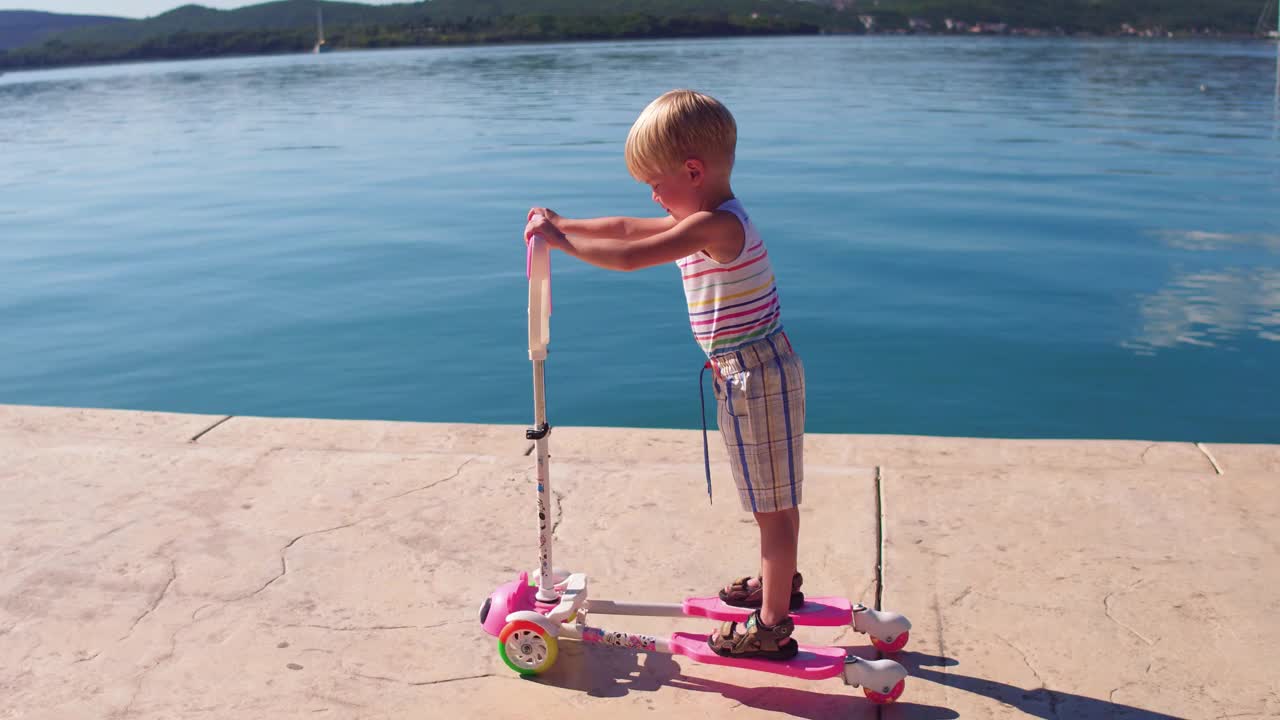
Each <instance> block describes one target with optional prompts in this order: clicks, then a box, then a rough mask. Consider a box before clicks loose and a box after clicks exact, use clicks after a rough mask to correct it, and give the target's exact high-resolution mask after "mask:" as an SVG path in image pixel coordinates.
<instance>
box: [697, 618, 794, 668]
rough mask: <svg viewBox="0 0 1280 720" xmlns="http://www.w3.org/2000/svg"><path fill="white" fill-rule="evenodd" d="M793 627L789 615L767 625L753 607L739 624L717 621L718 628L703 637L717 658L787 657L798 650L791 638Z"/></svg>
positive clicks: (789, 657)
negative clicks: (744, 620) (718, 622)
mask: <svg viewBox="0 0 1280 720" xmlns="http://www.w3.org/2000/svg"><path fill="white" fill-rule="evenodd" d="M795 629H796V624H795V622H794V621H792V620H791V618H789V617H788V618H785V619H783V620H781V621H779V622H778V624H777V625H774V626H773V627H768V626H766V625H765V624H764V622H763V621H761V620H760V611H759V610H757V611H755V612H753V613H751V617H749V618H747V620H746V622H744V623H742V625H741V626H739V625H738V623H736V622H726V623H723V624H721V625H720V629H719V630H717V631H716V632H713V633H711V634H710V635H709V636H707V646H708V647H710V648H711V649H712V651H714V652H715V654H717V655H719V656H721V657H727V658H740V659H743V660H746V659H751V658H755V659H760V660H790V659H791V658H793V657H795V656H796V653H798V652H799V651H800V647H799V646H798V645H796V641H795V640H792V639H791V633H793V632H795Z"/></svg>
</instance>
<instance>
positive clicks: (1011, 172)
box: [0, 38, 1280, 442]
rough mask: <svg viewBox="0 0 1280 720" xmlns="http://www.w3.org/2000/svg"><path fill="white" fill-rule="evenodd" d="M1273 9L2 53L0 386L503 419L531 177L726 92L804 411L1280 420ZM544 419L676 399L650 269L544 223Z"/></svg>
mask: <svg viewBox="0 0 1280 720" xmlns="http://www.w3.org/2000/svg"><path fill="white" fill-rule="evenodd" d="M1276 67H1277V63H1276V48H1275V46H1274V44H1264V43H1226V42H1154V43H1143V42H1117V41H1108V40H1096V41H1068V40H1047V41H1036V40H1010V41H1002V40H995V39H980V40H978V39H975V40H968V39H964V40H950V39H938V38H918V39H917V38H907V39H887V38H885V39H881V38H804V39H796V38H788V39H768V40H763V39H758V40H715V41H693V42H645V43H628V44H578V45H559V46H523V47H479V48H463V49H421V50H403V51H383V52H352V53H337V54H330V55H325V56H291V57H272V58H248V59H225V60H215V61H201V62H182V63H163V64H147V65H126V66H111V67H96V68H78V69H69V70H59V71H49V72H35V73H18V74H9V75H5V76H3V77H0V280H2V282H0V402H3V403H32V404H47V405H74V406H98V407H112V408H139V409H148V410H169V411H183V412H201V413H227V414H246V415H247V414H257V415H273V416H311V417H339V418H386V419H399V420H437V421H477V422H512V423H521V422H528V418H529V416H530V408H529V405H530V379H529V378H530V374H529V364H528V360H527V357H526V356H525V350H524V343H525V338H524V322H525V321H524V293H525V284H524V277H523V247H522V244H521V240H520V232H521V229H522V226H523V217H524V213H525V210H526V208H527V207H528V206H529V205H531V204H546V205H549V206H551V207H553V208H556V209H557V210H559V211H560V212H562V213H564V214H567V215H571V216H573V215H595V214H654V213H655V211H656V210H657V208H656V207H655V206H653V205H652V203H651V202H650V201H649V199H648V191H647V189H646V188H644V187H643V186H641V185H638V184H636V183H635V182H633V181H632V180H631V179H630V178H629V177H628V176H627V173H626V170H625V167H624V165H623V162H622V152H621V151H622V141H623V139H624V137H625V135H626V131H627V129H628V127H629V126H630V123H631V121H632V120H633V118H634V117H635V115H636V114H637V113H638V112H639V110H640V109H641V108H642V107H643V106H644V105H645V104H646V103H647V102H648V100H650V99H651V98H652V97H653V96H655V95H657V94H659V93H660V92H662V91H664V90H667V89H670V88H672V87H679V86H691V87H695V88H699V89H702V90H705V91H708V92H711V93H713V94H715V95H717V96H719V97H721V98H722V99H723V100H724V101H726V103H727V104H728V105H729V106H730V108H731V109H733V111H734V112H735V114H736V115H737V118H738V122H739V125H740V138H741V139H740V145H739V153H738V169H737V171H736V173H735V189H736V190H737V193H738V195H739V196H740V197H741V198H742V199H743V200H744V202H745V203H746V205H747V207H748V208H749V209H750V210H751V212H752V214H753V218H754V219H755V221H756V223H757V224H758V226H759V227H760V228H761V230H762V232H763V234H764V236H765V237H766V239H767V240H768V242H769V243H770V249H771V254H772V256H773V259H774V263H775V265H776V269H777V272H778V276H779V281H780V288H781V293H782V299H783V308H784V321H785V323H786V325H787V327H788V329H789V332H790V334H791V335H792V339H793V341H794V342H795V344H796V345H797V346H798V348H799V349H800V350H801V352H802V354H803V356H804V359H805V363H806V367H807V372H808V379H809V405H808V407H809V428H810V430H812V431H818V432H861V433H919V434H941V435H979V436H1009V437H1122V438H1149V439H1182V440H1206V441H1210V440H1211V441H1270V442H1277V441H1280V377H1278V376H1277V370H1280V138H1278V137H1277V136H1278V132H1277V116H1276V106H1275V92H1276V89H1275V88H1276V86H1275V82H1276V80H1275V73H1276ZM553 269H554V273H555V274H554V284H555V298H556V304H555V316H554V318H553V331H552V339H553V341H552V348H553V354H552V357H551V359H550V361H549V363H548V383H549V388H548V392H549V403H550V408H551V418H552V422H553V423H559V424H592V425H628V426H668V427H686V428H687V427H696V426H698V424H699V417H698V396H697V392H698V382H697V381H698V378H697V375H698V370H699V367H700V360H699V355H698V350H697V348H696V346H695V345H694V344H693V341H692V338H691V337H690V333H689V328H688V326H687V324H686V320H685V318H684V317H683V315H682V296H681V291H680V284H679V279H678V275H677V272H676V270H675V269H674V268H672V267H664V268H655V269H651V270H647V271H643V272H639V273H634V274H629V275H623V274H614V273H608V272H605V271H602V270H596V269H593V268H590V267H587V266H584V265H581V264H577V263H574V262H572V261H570V260H569V259H567V258H564V257H557V258H556V261H555V263H554V268H553Z"/></svg>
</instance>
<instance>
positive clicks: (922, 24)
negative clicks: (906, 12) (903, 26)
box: [907, 18, 933, 32]
mask: <svg viewBox="0 0 1280 720" xmlns="http://www.w3.org/2000/svg"><path fill="white" fill-rule="evenodd" d="M907 27H909V28H911V32H929V31H931V30H933V25H932V24H931V23H930V22H929V21H928V20H925V19H924V18H910V19H909V20H907Z"/></svg>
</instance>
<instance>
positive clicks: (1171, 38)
mask: <svg viewBox="0 0 1280 720" xmlns="http://www.w3.org/2000/svg"><path fill="white" fill-rule="evenodd" d="M831 37H857V38H862V39H866V40H877V39H903V38H921V39H926V38H927V39H937V38H953V39H965V40H976V41H984V40H1015V41H1021V40H1111V41H1120V42H1187V41H1209V42H1236V43H1239V42H1259V43H1263V44H1275V45H1277V46H1280V41H1278V40H1277V38H1271V37H1262V36H1258V35H1255V34H1249V33H1214V34H1193V33H1171V34H1168V35H1158V36H1149V37H1148V36H1137V35H1126V34H1120V33H1108V34H1099V33H1076V34H1066V33H1061V34H1059V33H1048V32H1043V33H1035V34H1030V33H1003V34H999V33H957V32H873V33H863V32H837V31H823V32H814V33H770V34H757V35H741V34H738V35H734V34H718V35H691V36H680V37H622V38H581V39H574V38H556V39H546V40H537V39H521V40H475V41H462V40H460V41H456V42H452V41H451V42H438V43H422V44H416V45H397V46H390V47H382V46H353V47H342V46H337V47H333V48H331V49H330V50H328V51H326V52H325V53H323V54H325V55H331V54H335V53H349V52H378V51H394V50H427V49H449V48H476V47H536V46H543V45H591V44H606V43H637V42H682V41H686V40H744V39H768V38H831ZM312 54H313V53H312V52H310V51H307V50H289V51H280V52H247V53H225V54H217V55H198V56H177V57H151V58H119V59H111V60H101V61H90V62H80V63H54V64H47V65H29V66H25V65H24V66H6V65H4V64H3V59H4V55H3V53H2V52H0V76H3V75H13V74H17V73H27V72H45V71H49V70H68V69H74V68H88V67H106V66H112V65H145V64H152V63H173V62H193V61H200V60H224V59H236V58H252V57H263V58H266V57H285V56H293V55H312Z"/></svg>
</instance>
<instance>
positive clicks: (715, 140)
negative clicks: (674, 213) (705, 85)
mask: <svg viewBox="0 0 1280 720" xmlns="http://www.w3.org/2000/svg"><path fill="white" fill-rule="evenodd" d="M737 144H738V124H737V123H736V122H734V120H733V115H732V113H730V112H729V108H727V107H725V106H724V105H723V104H721V103H720V101H719V100H716V99H715V98H713V97H711V96H710V95H703V94H702V93H700V92H694V91H693V90H672V91H670V92H667V93H663V94H662V96H660V97H659V98H658V99H657V100H654V101H653V102H651V103H649V106H648V107H646V108H645V109H644V111H643V112H641V113H640V117H638V118H636V122H635V124H634V125H632V126H631V132H629V133H627V148H626V158H627V170H628V171H629V172H630V173H631V175H632V176H633V177H635V178H636V179H637V180H640V181H641V182H643V181H644V180H645V179H646V178H649V177H653V176H654V175H661V174H664V173H668V172H671V171H672V170H675V169H676V168H677V167H679V166H680V165H681V164H682V163H683V162H684V161H685V160H688V159H689V158H698V159H699V160H701V161H702V162H703V163H705V164H707V165H718V166H721V167H723V168H725V169H732V168H733V155H734V149H735V148H736V146H737Z"/></svg>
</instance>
